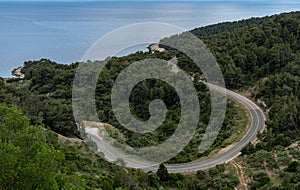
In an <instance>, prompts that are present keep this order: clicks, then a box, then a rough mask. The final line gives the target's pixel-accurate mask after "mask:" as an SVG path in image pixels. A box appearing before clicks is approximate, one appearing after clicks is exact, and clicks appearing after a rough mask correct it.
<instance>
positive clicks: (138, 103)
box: [0, 12, 300, 189]
mask: <svg viewBox="0 0 300 190" xmlns="http://www.w3.org/2000/svg"><path fill="white" fill-rule="evenodd" d="M191 32H192V33H193V34H195V35H196V36H198V37H199V38H200V39H202V40H203V41H204V42H205V44H206V45H207V46H208V48H209V49H210V51H211V52H212V54H213V55H214V56H215V57H216V59H217V61H218V63H219V65H220V68H221V70H222V72H223V75H224V78H225V83H226V87H227V88H228V89H231V90H235V91H237V92H239V93H241V94H243V95H245V96H247V97H249V98H250V99H252V100H254V101H256V102H257V104H258V105H259V106H260V107H261V108H263V109H264V111H265V113H266V115H267V121H266V129H265V130H264V132H263V133H262V134H260V135H259V137H258V140H257V142H256V143H255V145H252V144H249V145H248V146H246V147H245V148H244V149H243V151H242V155H241V156H239V157H238V158H236V159H234V160H233V161H231V162H229V163H227V164H224V165H220V166H217V167H216V168H212V169H209V170H207V171H198V172H197V173H191V174H168V173H167V172H166V171H165V169H164V167H163V165H162V166H161V168H160V170H159V172H157V174H156V173H154V172H148V173H146V172H144V171H140V170H133V169H128V168H123V167H121V166H117V165H115V164H110V163H108V162H107V161H105V160H104V159H103V158H102V157H101V156H99V155H96V154H94V153H93V152H92V151H91V150H89V148H88V147H87V146H86V145H85V143H75V142H69V141H68V140H66V138H63V139H61V138H60V139H58V137H57V135H55V133H53V132H56V133H59V134H62V135H64V136H66V137H73V138H77V139H80V138H81V136H80V133H79V132H78V130H77V126H76V123H75V121H74V118H73V113H72V83H73V78H74V74H75V71H76V68H77V67H78V65H79V63H73V64H70V65H63V64H57V63H55V62H52V61H51V60H48V59H41V60H38V61H27V62H25V64H24V68H23V69H22V72H23V73H24V74H25V79H11V80H4V79H2V78H0V113H1V115H0V126H1V130H0V144H1V145H0V152H1V157H0V189H160V188H161V189H234V187H238V188H239V189H247V188H248V189H299V188H300V182H299V181H300V161H299V159H300V146H299V141H300V135H299V134H300V133H299V132H300V111H299V110H300V101H299V98H300V89H299V88H300V84H299V83H300V12H291V13H285V14H280V15H274V16H270V17H265V18H252V19H248V20H243V21H238V22H228V23H221V24H216V25H212V26H207V27H202V28H196V29H194V30H192V31H191ZM178 37H180V36H178V35H176V36H172V37H170V38H166V39H162V41H161V43H162V44H163V43H164V41H168V40H173V41H175V42H176V38H178ZM162 47H164V46H162ZM164 48H166V49H167V51H165V52H155V53H152V52H145V53H144V52H136V53H134V54H131V55H128V56H124V57H113V58H111V59H110V61H109V63H108V64H107V65H106V67H105V69H104V70H103V72H102V73H101V75H100V78H99V83H98V84H97V88H96V94H97V96H96V106H97V108H98V110H97V112H98V115H99V117H100V118H101V119H102V120H101V121H102V122H105V123H109V124H111V125H112V126H114V127H116V128H117V129H118V130H119V131H120V132H121V133H122V134H123V135H124V138H122V140H124V141H125V143H127V144H129V145H131V146H133V147H146V146H152V145H157V144H159V143H161V142H163V141H165V140H166V139H167V138H168V137H169V136H170V135H172V133H173V132H174V130H175V129H176V126H177V123H178V121H179V119H180V103H179V98H178V96H177V94H176V93H175V92H174V89H172V88H171V87H170V86H169V85H167V84H166V83H163V82H161V81H157V80H147V81H144V82H142V83H140V84H139V85H138V86H137V87H136V88H135V89H134V91H133V92H132V95H131V99H130V101H131V102H130V103H131V104H130V106H131V111H132V113H133V114H134V115H135V116H136V117H137V118H139V119H140V120H147V119H148V118H149V116H150V113H149V110H148V106H149V103H150V102H151V100H154V99H157V98H160V99H162V100H164V102H165V103H166V105H167V108H168V112H167V117H166V121H165V122H164V123H163V124H162V126H161V127H159V128H158V130H156V131H155V132H154V133H153V134H148V133H145V134H142V135H141V134H137V133H133V132H131V131H129V130H127V129H125V128H124V127H122V126H121V125H120V124H119V123H118V122H117V120H116V118H115V116H114V114H113V112H112V108H111V105H110V92H111V88H112V85H113V83H114V80H115V79H116V78H117V76H118V74H119V73H120V72H121V71H122V70H123V69H124V68H126V67H127V66H128V65H130V64H131V63H133V62H135V61H139V60H143V59H145V58H161V59H164V60H170V59H171V58H173V57H174V56H176V57H177V58H178V61H179V62H178V66H179V67H180V68H181V69H183V70H184V71H186V72H187V73H189V74H191V75H194V76H201V74H202V73H201V71H200V70H199V69H197V66H195V64H194V63H192V62H191V60H190V59H189V58H187V57H186V56H185V55H184V54H182V53H180V52H178V51H177V50H174V49H171V48H168V47H164ZM91 64H92V63H91ZM100 81H101V82H100ZM194 86H195V88H196V89H197V91H198V99H199V101H200V102H204V103H202V104H200V105H201V109H200V110H201V113H200V122H199V124H198V126H197V132H196V135H195V137H194V138H193V140H192V142H191V143H190V144H189V145H187V146H186V148H185V149H184V150H183V151H182V152H181V153H180V154H179V155H178V156H176V157H175V158H173V159H172V160H170V161H169V162H170V163H182V162H189V161H192V160H195V159H197V158H200V157H202V156H206V155H208V154H209V151H212V150H216V149H219V148H223V147H224V146H225V145H226V146H227V145H228V144H226V143H224V142H226V140H227V142H231V141H228V138H230V136H232V134H234V133H235V132H236V131H235V130H234V126H239V125H238V124H239V123H242V122H245V121H244V120H245V118H244V117H245V115H246V114H245V113H243V109H242V108H241V107H239V106H238V105H237V104H236V103H234V102H232V101H231V100H228V110H227V112H226V118H225V121H224V124H223V126H222V130H221V133H220V135H219V136H218V138H217V140H216V142H215V143H214V145H213V146H212V148H211V149H210V150H209V151H207V152H205V153H203V154H198V153H197V152H196V151H195V150H196V148H197V146H198V145H199V143H200V142H201V139H202V138H201V137H202V136H201V135H197V134H202V133H203V132H204V131H205V128H206V125H207V123H208V120H209V116H210V115H209V114H210V95H209V91H208V89H207V87H206V86H205V85H204V84H203V83H201V82H198V81H196V80H195V81H194ZM100 108H101V109H100ZM20 110H21V111H20ZM242 116H243V117H242ZM45 128H46V130H45Z"/></svg>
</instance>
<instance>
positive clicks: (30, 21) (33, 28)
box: [0, 0, 300, 77]
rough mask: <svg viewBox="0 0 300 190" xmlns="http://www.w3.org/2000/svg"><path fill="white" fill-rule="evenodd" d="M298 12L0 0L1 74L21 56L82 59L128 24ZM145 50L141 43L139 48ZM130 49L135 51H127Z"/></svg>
mask: <svg viewBox="0 0 300 190" xmlns="http://www.w3.org/2000/svg"><path fill="white" fill-rule="evenodd" d="M298 10H300V2H298V0H292V1H251V0H249V1H239V2H238V1H236V2H235V1H225V0H223V1H191V2H180V1H165V2H161V1H140V2H133V1H124V0H123V1H91V2H80V1H70V0H69V1H65V2H58V1H55V2H54V1H52V2H33V1H28V2H25V1H18V2H17V1H10V2H4V1H1V0H0V28H1V29H0V45H1V46H0V76H1V77H10V76H11V75H10V73H11V71H12V70H13V69H14V68H16V67H19V66H22V65H23V63H24V61H25V60H38V59H40V58H49V59H51V60H53V61H56V62H59V63H71V62H75V61H80V59H81V57H82V56H83V55H84V53H85V52H86V51H87V49H88V48H89V47H90V46H91V45H92V44H93V43H94V42H95V41H97V40H98V39H99V38H100V37H101V36H103V35H104V34H106V33H108V32H110V31H112V30H114V29H117V28H119V27H122V26H126V25H128V24H134V23H140V22H163V23H169V24H174V25H177V26H180V27H182V28H184V29H187V30H189V29H193V28H195V27H200V26H205V25H208V24H214V23H219V22H224V21H233V20H239V19H244V18H250V17H260V16H265V15H272V14H277V13H282V12H290V11H298ZM139 48H142V49H145V47H139ZM130 51H135V49H131V50H130Z"/></svg>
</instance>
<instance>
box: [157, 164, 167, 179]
mask: <svg viewBox="0 0 300 190" xmlns="http://www.w3.org/2000/svg"><path fill="white" fill-rule="evenodd" d="M156 174H157V176H158V178H159V180H160V181H162V182H166V181H167V180H168V178H169V173H168V169H167V168H166V166H165V165H164V164H160V165H159V168H158V170H157V172H156Z"/></svg>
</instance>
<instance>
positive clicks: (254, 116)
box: [86, 84, 265, 173]
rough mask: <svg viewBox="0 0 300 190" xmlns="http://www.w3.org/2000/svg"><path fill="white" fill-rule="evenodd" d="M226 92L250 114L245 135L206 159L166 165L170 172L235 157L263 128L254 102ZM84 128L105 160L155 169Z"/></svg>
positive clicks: (187, 170) (263, 120)
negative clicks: (224, 149) (114, 147)
mask: <svg viewBox="0 0 300 190" xmlns="http://www.w3.org/2000/svg"><path fill="white" fill-rule="evenodd" d="M209 85H210V88H213V89H216V90H220V91H222V90H223V91H224V89H222V88H221V87H218V86H215V85H211V84H209ZM226 93H227V96H229V97H231V98H233V99H235V100H236V101H238V102H239V103H241V104H242V105H243V106H244V107H245V108H246V109H247V110H248V111H249V113H250V115H251V124H250V127H249V129H248V131H247V133H246V134H245V136H244V137H243V138H242V139H241V140H240V141H239V142H238V143H236V144H234V146H232V147H231V148H230V149H228V150H227V151H225V152H223V153H220V154H218V155H216V156H214V157H211V158H208V159H207V160H202V161H193V162H191V163H184V164H178V165H166V167H167V168H168V171H169V172H170V173H184V172H194V171H198V170H205V169H209V168H212V167H215V166H216V165H219V164H223V163H226V162H228V161H230V160H232V159H234V158H235V157H237V156H238V155H239V154H240V151H241V150H242V148H243V147H245V146H246V145H247V144H248V143H249V142H254V141H255V139H256V135H257V134H258V133H259V132H261V131H262V130H263V128H264V126H265V115H264V113H263V111H262V110H261V109H260V108H259V107H258V106H257V105H256V104H255V103H254V102H252V101H251V100H249V99H248V98H246V97H244V96H242V95H240V94H237V93H235V92H233V91H230V90H226ZM86 130H87V131H86V132H87V133H88V134H89V135H90V138H91V139H92V140H93V141H94V142H95V143H96V144H97V145H98V148H99V151H101V152H103V153H104V155H105V158H106V159H107V160H109V161H111V162H113V161H116V160H118V159H120V158H122V159H123V160H124V162H125V163H126V167H129V168H139V169H144V170H152V171H155V170H156V169H157V166H151V165H149V164H147V163H141V162H138V161H136V160H132V159H127V158H124V157H123V156H122V155H121V154H120V153H119V152H117V151H116V150H115V149H113V148H112V147H111V146H110V145H109V144H107V143H106V142H105V141H103V139H102V138H101V137H99V136H98V132H97V130H95V129H92V128H90V129H88V128H87V129H86Z"/></svg>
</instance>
